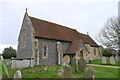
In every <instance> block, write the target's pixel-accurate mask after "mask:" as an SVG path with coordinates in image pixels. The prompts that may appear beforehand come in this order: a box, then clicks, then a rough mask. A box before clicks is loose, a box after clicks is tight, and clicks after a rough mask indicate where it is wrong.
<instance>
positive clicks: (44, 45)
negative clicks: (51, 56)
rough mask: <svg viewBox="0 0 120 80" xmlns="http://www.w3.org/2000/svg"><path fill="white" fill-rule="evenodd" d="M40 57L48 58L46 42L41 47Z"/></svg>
mask: <svg viewBox="0 0 120 80" xmlns="http://www.w3.org/2000/svg"><path fill="white" fill-rule="evenodd" d="M44 47H46V56H45V55H44ZM42 58H48V45H47V44H46V43H44V44H43V47H42Z"/></svg>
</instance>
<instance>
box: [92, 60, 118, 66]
mask: <svg viewBox="0 0 120 80" xmlns="http://www.w3.org/2000/svg"><path fill="white" fill-rule="evenodd" d="M115 62H116V64H114V65H113V64H110V61H109V60H107V64H102V61H101V60H99V59H96V60H93V61H91V62H90V64H99V65H111V66H120V61H115Z"/></svg>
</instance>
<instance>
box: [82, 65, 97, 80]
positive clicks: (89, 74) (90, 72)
mask: <svg viewBox="0 0 120 80" xmlns="http://www.w3.org/2000/svg"><path fill="white" fill-rule="evenodd" d="M84 78H90V79H93V80H94V79H95V78H96V71H95V69H94V68H93V67H92V66H90V67H87V68H86V69H85V71H84Z"/></svg>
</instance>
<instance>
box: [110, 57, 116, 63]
mask: <svg viewBox="0 0 120 80" xmlns="http://www.w3.org/2000/svg"><path fill="white" fill-rule="evenodd" d="M110 64H115V59H114V57H113V56H112V57H110Z"/></svg>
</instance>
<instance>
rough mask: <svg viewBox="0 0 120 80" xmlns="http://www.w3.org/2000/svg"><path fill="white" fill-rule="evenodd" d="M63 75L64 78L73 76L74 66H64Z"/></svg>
mask: <svg viewBox="0 0 120 80" xmlns="http://www.w3.org/2000/svg"><path fill="white" fill-rule="evenodd" d="M63 77H64V78H72V68H71V67H69V66H64V67H63Z"/></svg>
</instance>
